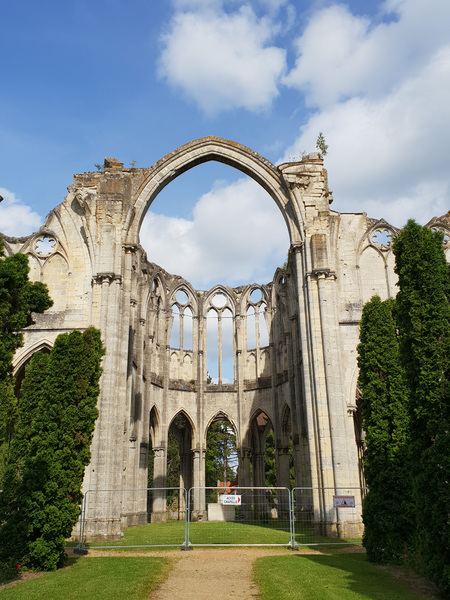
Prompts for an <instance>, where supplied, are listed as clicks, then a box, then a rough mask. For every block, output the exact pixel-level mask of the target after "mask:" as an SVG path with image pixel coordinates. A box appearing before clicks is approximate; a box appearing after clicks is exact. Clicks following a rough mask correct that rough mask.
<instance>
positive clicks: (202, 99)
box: [158, 2, 286, 115]
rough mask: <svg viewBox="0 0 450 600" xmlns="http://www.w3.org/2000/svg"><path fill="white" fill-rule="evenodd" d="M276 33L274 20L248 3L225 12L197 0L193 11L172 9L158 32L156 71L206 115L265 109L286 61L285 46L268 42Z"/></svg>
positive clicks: (268, 104) (276, 90)
mask: <svg viewBox="0 0 450 600" xmlns="http://www.w3.org/2000/svg"><path fill="white" fill-rule="evenodd" d="M199 6H200V7H201V9H200V8H199ZM275 32H276V25H275V24H274V22H273V21H272V20H271V19H269V18H268V17H263V18H258V17H257V16H256V15H255V13H254V12H253V10H252V8H251V7H250V6H248V5H244V6H241V7H240V8H239V10H237V11H236V12H233V13H226V12H225V11H224V10H223V9H222V8H220V7H218V6H217V5H216V3H213V2H197V3H195V6H194V10H193V9H192V8H191V10H186V11H179V12H176V13H175V15H174V17H173V19H172V21H171V23H170V28H169V31H168V32H167V33H166V34H165V35H163V37H162V44H163V49H162V53H161V56H160V60H159V65H158V72H159V75H160V77H162V78H164V79H166V80H167V81H168V82H169V83H170V84H171V85H173V86H175V87H177V88H180V89H181V90H183V91H184V93H185V94H186V96H187V97H188V98H189V99H191V100H194V102H196V103H197V105H198V106H199V107H200V109H201V110H203V111H204V112H205V113H207V114H210V115H212V114H215V113H217V112H220V111H227V110H231V109H234V108H246V109H248V110H251V111H260V110H264V109H267V108H269V107H270V105H271V103H272V101H273V100H274V98H275V97H276V96H277V95H278V94H279V90H278V83H279V81H280V79H281V77H282V75H283V74H284V72H285V64H286V52H285V50H283V49H281V48H278V47H275V46H273V45H270V41H271V38H272V36H273V35H274V33H275Z"/></svg>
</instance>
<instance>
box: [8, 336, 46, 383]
mask: <svg viewBox="0 0 450 600" xmlns="http://www.w3.org/2000/svg"><path fill="white" fill-rule="evenodd" d="M52 348H53V342H51V341H50V340H48V339H47V338H44V339H42V340H39V341H38V342H36V343H34V344H32V345H31V346H28V347H27V348H26V349H24V350H22V351H21V352H17V353H16V355H15V357H14V360H13V367H14V375H16V374H17V372H18V371H19V370H20V369H21V368H23V366H24V365H26V364H27V363H28V362H29V361H30V360H31V358H32V356H33V354H36V352H41V350H43V351H44V352H51V350H52Z"/></svg>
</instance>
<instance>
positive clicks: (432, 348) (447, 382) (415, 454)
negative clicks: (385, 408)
mask: <svg viewBox="0 0 450 600" xmlns="http://www.w3.org/2000/svg"><path fill="white" fill-rule="evenodd" d="M393 251H394V254H395V258H396V267H395V270H396V273H397V275H398V278H399V282H398V285H399V288H400V291H399V293H398V295H397V313H398V314H397V320H398V323H399V328H400V349H401V356H402V360H403V364H404V368H405V373H406V377H407V381H408V385H409V390H410V392H409V396H410V430H411V457H412V461H411V468H412V475H413V493H414V503H415V509H416V511H415V512H416V522H417V527H416V544H417V547H418V549H419V552H420V555H421V562H422V564H423V566H424V570H425V573H426V574H427V575H428V576H429V577H430V578H432V579H433V580H434V581H435V582H436V583H437V584H438V586H439V587H440V589H441V590H442V591H443V592H445V593H449V592H450V544H449V540H450V524H449V519H448V515H449V514H450V452H449V448H450V431H449V429H450V423H449V421H450V419H449V417H450V304H449V301H450V277H449V265H448V263H447V261H446V259H445V254H444V250H443V235H442V233H441V232H439V231H432V230H430V229H428V228H427V227H421V226H420V225H418V224H417V223H415V222H414V221H409V222H408V223H407V225H406V227H405V228H404V229H403V230H402V231H401V233H400V235H399V236H398V237H397V238H396V239H395V241H394V244H393Z"/></svg>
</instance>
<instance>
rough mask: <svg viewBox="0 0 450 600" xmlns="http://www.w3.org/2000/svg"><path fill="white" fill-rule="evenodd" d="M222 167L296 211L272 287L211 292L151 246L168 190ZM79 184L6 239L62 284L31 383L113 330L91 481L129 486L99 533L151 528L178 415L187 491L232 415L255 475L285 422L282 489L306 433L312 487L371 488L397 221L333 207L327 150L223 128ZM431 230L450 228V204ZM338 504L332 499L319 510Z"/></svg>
mask: <svg viewBox="0 0 450 600" xmlns="http://www.w3.org/2000/svg"><path fill="white" fill-rule="evenodd" d="M206 161H219V162H222V163H225V164H227V165H229V166H231V167H234V168H236V169H238V170H239V171H241V172H243V173H245V174H246V175H248V176H250V177H252V178H253V179H254V180H255V181H256V182H257V183H259V184H260V185H261V186H262V187H263V188H264V189H265V190H266V191H267V193H268V194H269V195H270V196H271V197H272V199H273V201H274V202H275V203H276V205H277V206H278V208H279V210H280V211H281V213H282V215H283V217H284V220H285V222H286V227H287V229H288V232H289V238H290V249H289V260H288V264H287V266H286V268H285V269H282V268H280V269H277V271H276V272H275V274H274V277H273V280H272V281H271V282H270V283H267V284H265V285H256V284H251V283H249V284H248V285H246V286H242V287H239V288H236V289H231V288H229V287H226V286H221V285H218V286H215V287H214V288H213V289H211V290H208V291H202V290H195V289H193V287H192V286H191V284H190V283H189V282H188V281H185V280H184V279H182V278H181V277H179V276H175V275H172V274H169V273H167V272H166V271H165V270H164V269H163V268H162V267H163V266H164V265H163V266H158V265H156V264H154V263H153V262H151V261H152V257H151V256H149V257H147V256H146V253H145V251H144V250H143V248H142V247H141V246H140V243H139V229H140V226H141V223H142V221H143V218H144V216H145V214H146V211H147V209H148V208H149V206H150V205H151V203H152V202H153V200H154V199H155V197H156V196H157V195H158V193H159V192H160V191H161V190H162V189H163V188H164V187H165V186H166V185H168V184H169V183H170V182H171V181H172V180H174V179H175V178H176V177H178V176H179V175H181V174H183V173H184V172H186V171H187V170H188V169H191V168H194V167H195V166H196V165H199V164H201V163H204V162H206ZM68 189H69V193H68V195H67V196H66V198H65V199H64V201H63V202H62V203H61V204H60V205H59V206H57V207H56V208H55V209H54V210H52V211H51V212H50V214H49V215H48V216H47V218H46V221H45V224H44V225H43V226H42V227H41V228H40V230H39V231H38V232H36V233H34V234H33V235H30V236H28V237H26V238H8V237H5V236H4V239H5V246H6V252H7V253H11V254H12V253H15V252H22V253H25V254H26V255H27V256H28V257H29V263H30V268H31V273H30V278H31V279H32V280H40V281H43V282H45V283H46V284H47V285H48V288H49V291H50V295H51V297H52V298H53V300H54V305H53V307H52V308H51V309H50V310H49V311H47V312H46V313H45V314H43V315H37V317H36V323H35V325H33V326H31V327H30V328H29V329H28V330H27V331H26V332H25V345H24V347H23V348H21V349H20V351H19V352H17V354H16V357H15V361H14V367H15V372H16V374H17V376H18V378H19V379H20V376H21V373H23V370H24V368H25V366H26V364H27V363H28V361H29V360H30V358H31V356H32V355H33V353H35V352H37V351H39V350H42V349H49V348H51V346H52V344H53V342H54V340H55V338H56V336H57V335H58V334H60V333H62V332H67V331H71V330H73V329H79V330H84V329H85V328H87V327H88V326H90V325H94V326H95V327H97V328H99V329H100V330H101V332H102V337H103V341H104V345H105V347H106V355H105V357H104V360H103V375H102V380H101V394H100V398H99V402H98V407H99V418H98V420H97V423H96V429H95V434H94V440H93V444H92V460H91V464H90V466H89V467H88V469H87V470H86V475H85V482H84V489H85V490H109V489H115V490H124V491H123V492H121V493H118V494H115V495H110V496H108V498H107V499H105V497H102V498H103V499H102V500H100V499H99V500H98V503H97V505H95V503H96V500H95V495H94V496H93V497H92V498H93V499H92V500H91V503H92V510H93V512H92V513H91V515H90V516H89V515H88V520H87V532H88V534H90V535H92V536H96V537H113V536H114V535H117V533H118V532H120V530H121V529H123V528H124V527H126V526H129V525H133V524H139V523H145V522H147V494H146V492H145V491H142V490H145V488H146V487H147V464H148V453H149V449H151V451H152V452H153V453H154V486H155V487H159V488H160V487H165V481H166V468H167V467H166V462H167V461H166V459H167V456H166V454H167V437H168V431H169V428H170V426H171V424H172V423H173V422H174V419H175V418H178V419H180V418H181V419H182V420H183V424H184V425H183V427H182V428H181V429H180V431H179V432H178V434H179V441H180V456H181V479H180V481H181V485H182V486H184V487H185V488H190V487H196V488H201V487H202V486H204V485H205V483H204V482H205V450H206V434H207V431H208V427H209V426H210V424H211V423H212V422H213V421H214V420H215V419H217V418H218V417H223V418H226V419H228V420H229V422H230V423H231V424H232V426H233V429H234V431H235V434H236V440H237V451H238V457H239V467H238V478H239V485H240V486H263V485H264V444H265V438H266V436H267V432H268V431H269V430H270V429H272V430H273V432H274V439H275V452H276V465H277V479H278V485H280V486H287V487H288V486H289V485H290V483H289V456H288V454H289V445H290V444H291V447H292V449H293V457H294V470H295V485H296V486H299V487H312V488H315V489H319V488H330V489H339V488H348V487H349V488H359V487H360V486H361V484H362V475H361V464H360V462H361V460H360V459H361V453H362V445H363V433H362V430H361V424H360V419H359V413H358V406H357V400H358V398H357V362H356V355H357V353H356V347H357V344H358V333H359V332H358V324H359V321H360V318H361V311H362V307H363V304H364V303H365V302H366V301H367V300H369V299H370V298H371V297H372V296H373V295H374V294H378V295H379V296H380V297H381V298H382V299H385V298H388V297H393V296H395V295H396V286H395V284H396V276H395V273H394V257H393V254H392V251H391V244H390V241H391V239H392V237H393V236H395V235H396V229H395V228H394V227H392V226H391V225H389V224H388V223H386V222H385V221H383V220H380V221H377V220H373V219H370V218H368V217H367V215H366V214H365V213H358V214H341V213H338V212H334V211H333V210H331V208H330V204H331V201H332V197H331V192H330V190H329V188H328V183H327V174H326V171H325V169H324V167H323V160H322V158H321V156H320V155H319V154H317V153H312V154H309V155H307V156H305V157H303V158H302V160H301V161H300V162H293V163H286V164H282V165H280V166H278V167H276V166H274V165H273V164H271V163H270V162H269V161H267V160H266V159H264V158H263V157H262V156H260V155H259V154H257V153H256V152H253V151H252V150H249V149H248V148H245V147H244V146H241V145H239V144H237V143H235V142H230V141H227V140H224V139H221V138H216V137H207V138H204V139H200V140H196V141H193V142H191V143H188V144H186V145H185V146H182V147H181V148H179V149H177V150H175V151H174V152H172V153H170V154H168V155H167V156H165V157H164V158H162V159H161V160H159V161H158V162H157V163H155V164H154V165H153V166H151V167H149V168H143V169H140V168H139V169H138V168H124V166H123V164H122V163H120V162H119V161H118V160H117V159H105V164H104V170H103V172H95V173H83V174H79V175H75V176H74V180H73V184H72V185H71V186H70V187H69V188H68ZM429 226H430V227H436V228H439V229H442V230H444V231H445V232H446V233H447V234H450V219H449V216H448V215H446V216H445V217H442V218H441V219H433V220H432V222H430V223H429ZM212 315H213V316H214V318H215V323H216V325H215V326H216V348H215V350H214V351H215V352H216V353H217V355H218V357H219V359H218V378H217V381H215V382H214V383H212V382H208V378H207V366H206V365H207V355H208V351H209V350H210V348H208V343H207V341H209V340H210V337H208V324H209V322H210V321H209V319H210V317H211V316H212ZM250 315H252V316H253V318H252V319H250V318H249V317H250ZM250 321H251V323H252V325H251V327H252V328H253V329H252V331H251V332H250V325H249V322H250ZM263 327H264V328H267V332H268V334H267V339H264V340H263V337H264V336H262V334H261V332H260V328H263ZM174 328H176V336H174V335H173V332H174ZM225 335H230V336H231V337H232V347H233V361H234V366H233V371H234V380H233V381H231V382H230V381H228V382H225V381H224V378H223V376H222V371H221V347H222V344H223V339H222V338H223V336H225ZM174 337H175V341H174ZM250 339H251V340H254V341H253V342H252V343H251V344H249V340H250ZM209 343H210V342H209ZM127 490H128V491H127ZM136 490H140V491H136ZM98 498H100V496H99V497H98ZM322 502H323V500H322V497H321V496H320V494H318V495H317V497H316V500H315V503H316V505H315V507H314V510H316V511H317V513H318V514H320V513H321V511H323V510H324V508H323V505H322ZM204 512H205V499H204V495H202V494H201V493H198V494H196V495H195V496H194V506H193V515H194V516H196V517H198V518H200V519H201V518H202V517H203V515H204ZM342 512H344V513H345V514H344V515H343V516H342V519H343V523H342V532H343V533H344V534H346V535H352V534H357V533H360V529H361V504H360V502H359V505H358V507H357V508H355V509H349V510H347V511H342ZM156 516H157V515H156ZM320 518H321V519H325V520H326V519H327V516H326V515H322V516H321V517H320ZM333 518H334V517H333V516H331V517H330V519H333Z"/></svg>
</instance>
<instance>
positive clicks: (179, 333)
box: [170, 290, 193, 350]
mask: <svg viewBox="0 0 450 600" xmlns="http://www.w3.org/2000/svg"><path fill="white" fill-rule="evenodd" d="M171 312H172V329H171V332H170V346H171V348H179V349H180V350H183V349H184V350H192V346H193V343H192V319H193V312H192V308H191V306H190V304H189V296H188V294H187V293H186V292H185V291H184V290H178V291H177V292H176V293H175V301H174V302H173V303H172V306H171Z"/></svg>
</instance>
